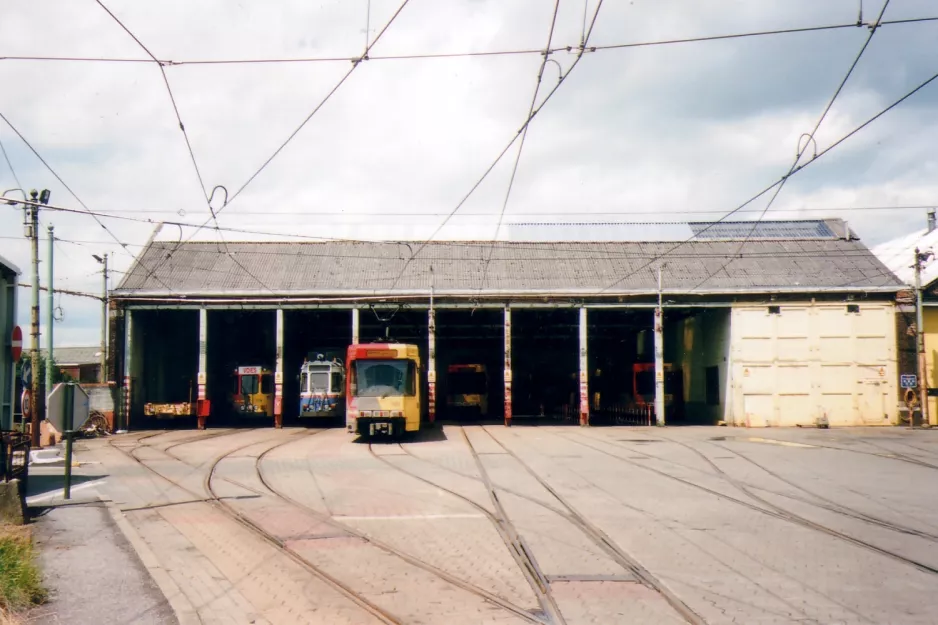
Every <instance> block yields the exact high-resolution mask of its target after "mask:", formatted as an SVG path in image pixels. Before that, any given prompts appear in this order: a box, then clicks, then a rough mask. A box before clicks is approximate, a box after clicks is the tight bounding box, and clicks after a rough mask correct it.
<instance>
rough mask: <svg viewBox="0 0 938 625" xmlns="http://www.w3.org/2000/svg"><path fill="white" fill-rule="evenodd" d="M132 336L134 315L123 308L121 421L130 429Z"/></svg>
mask: <svg viewBox="0 0 938 625" xmlns="http://www.w3.org/2000/svg"><path fill="white" fill-rule="evenodd" d="M133 336H134V316H133V311H131V310H130V309H129V308H128V309H124V406H123V413H124V415H123V417H124V418H123V419H122V421H123V423H122V424H121V425H122V426H123V428H124V429H130V405H131V401H130V398H131V395H130V393H131V386H132V385H131V379H130V373H131V371H132V368H131V361H132V360H133V355H134V351H133Z"/></svg>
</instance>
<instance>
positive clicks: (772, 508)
mask: <svg viewBox="0 0 938 625" xmlns="http://www.w3.org/2000/svg"><path fill="white" fill-rule="evenodd" d="M577 438H579V437H577ZM590 438H592V437H590ZM567 440H571V441H574V442H578V444H580V445H582V446H583V447H587V448H590V449H593V450H594V451H598V452H600V453H602V454H604V455H607V456H609V457H611V458H615V459H617V460H620V461H622V462H625V463H627V464H629V465H631V466H634V467H638V468H641V469H644V470H645V471H650V472H652V473H655V474H656V475H660V476H661V477H665V478H667V479H670V480H674V481H677V482H680V483H682V484H685V485H687V486H690V487H692V488H695V489H698V490H701V491H704V492H706V493H709V494H711V495H713V496H715V497H718V498H720V499H723V500H726V501H730V502H732V503H735V504H737V505H740V506H743V507H746V508H749V509H750V510H754V511H756V512H760V513H762V514H766V515H768V516H771V517H775V518H777V519H781V520H783V521H787V522H790V523H792V524H795V525H800V526H802V527H805V528H807V529H811V530H814V531H817V532H819V533H822V534H826V535H828V536H832V537H834V538H838V539H840V540H843V541H845V542H848V543H851V544H853V545H856V546H858V547H861V548H863V549H866V550H869V551H872V552H874V553H878V554H879V555H882V556H885V557H887V558H890V559H892V560H896V561H898V562H900V563H902V564H905V565H908V566H911V567H913V568H916V569H918V570H919V571H922V572H924V573H929V574H932V575H938V568H936V567H932V566H930V565H928V564H925V563H922V562H919V561H917V560H913V559H911V558H907V557H905V556H903V555H901V554H898V553H895V552H893V551H889V550H888V549H884V548H882V547H879V546H877V545H874V544H872V543H869V542H867V541H864V540H862V539H859V538H855V537H853V536H850V535H849V534H844V533H843V532H841V531H839V530H836V529H834V528H831V527H828V526H826V525H823V524H821V523H816V522H814V521H811V520H810V519H806V518H804V517H802V516H800V515H797V514H794V513H792V512H790V511H788V510H785V509H784V508H782V507H780V506H777V505H775V504H773V503H772V502H770V501H768V500H766V499H765V498H763V497H760V496H759V495H756V494H753V493H751V492H750V491H749V490H748V489H747V488H746V486H745V485H743V486H740V485H738V484H735V483H734V478H732V477H731V476H729V475H727V474H725V473H723V472H722V471H721V473H722V476H724V477H725V478H726V481H727V482H729V483H731V484H732V485H733V486H734V487H736V488H737V489H738V490H740V491H741V492H743V493H744V494H746V495H747V496H748V497H750V498H751V499H753V500H754V501H757V502H759V503H760V504H762V506H766V507H762V506H760V505H756V504H754V503H751V502H748V501H744V500H742V499H738V498H736V497H733V496H731V495H727V494H726V493H722V492H720V491H718V490H714V489H712V488H710V487H708V486H704V485H702V484H698V483H696V482H694V481H692V480H688V479H685V478H682V477H679V476H676V475H672V474H670V473H668V472H667V471H662V470H660V469H655V468H653V467H649V466H647V465H644V464H639V463H636V462H633V461H631V460H629V459H628V458H624V457H622V456H619V455H617V454H614V453H611V452H610V451H608V450H606V449H602V448H601V447H597V446H596V445H592V444H587V443H584V442H582V441H575V440H574V438H568V439H567ZM667 440H671V439H667ZM593 441H594V442H599V441H596V440H595V439H593ZM672 442H678V441H672ZM678 444H680V443H679V442H678ZM691 449H693V448H691ZM651 457H654V456H651ZM717 477H720V476H717Z"/></svg>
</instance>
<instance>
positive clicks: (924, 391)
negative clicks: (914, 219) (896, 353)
mask: <svg viewBox="0 0 938 625" xmlns="http://www.w3.org/2000/svg"><path fill="white" fill-rule="evenodd" d="M933 256H934V253H932V252H925V253H922V252H920V251H919V249H918V248H915V265H914V267H915V345H916V351H917V352H918V354H917V355H918V359H917V363H918V371H917V373H918V391H919V403H920V404H921V407H922V408H921V410H922V423H923V424H928V423H930V422H929V420H928V380H927V379H926V376H927V375H928V371H927V367H926V363H925V314H924V311H923V308H922V266H923V265H924V264H925V262H926V261H928V259H929V258H931V257H933ZM909 427H913V428H914V427H915V415H914V413H913V412H909Z"/></svg>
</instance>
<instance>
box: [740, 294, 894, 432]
mask: <svg viewBox="0 0 938 625" xmlns="http://www.w3.org/2000/svg"><path fill="white" fill-rule="evenodd" d="M731 324H732V329H731V332H732V341H731V351H730V353H731V359H732V367H731V370H732V380H731V385H732V391H733V405H732V414H731V415H730V416H729V418H730V420H731V421H733V422H735V423H737V424H739V425H750V426H752V427H759V426H780V425H797V424H802V425H810V424H814V423H815V422H816V421H817V419H818V418H820V417H826V418H827V419H828V421H829V422H830V424H831V425H884V424H889V423H895V422H896V419H897V410H896V401H895V397H896V356H895V349H896V348H895V345H896V342H895V311H894V308H893V307H892V306H891V305H889V304H859V305H849V306H848V305H847V304H835V305H831V304H823V305H820V304H819V305H783V306H771V307H770V306H744V307H737V308H734V309H733V315H732V321H731Z"/></svg>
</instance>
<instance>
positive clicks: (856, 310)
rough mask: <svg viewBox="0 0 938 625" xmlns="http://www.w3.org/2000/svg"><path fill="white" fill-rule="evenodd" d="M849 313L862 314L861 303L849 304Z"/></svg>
mask: <svg viewBox="0 0 938 625" xmlns="http://www.w3.org/2000/svg"><path fill="white" fill-rule="evenodd" d="M847 314H854V315H859V314H860V305H859V304H847Z"/></svg>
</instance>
